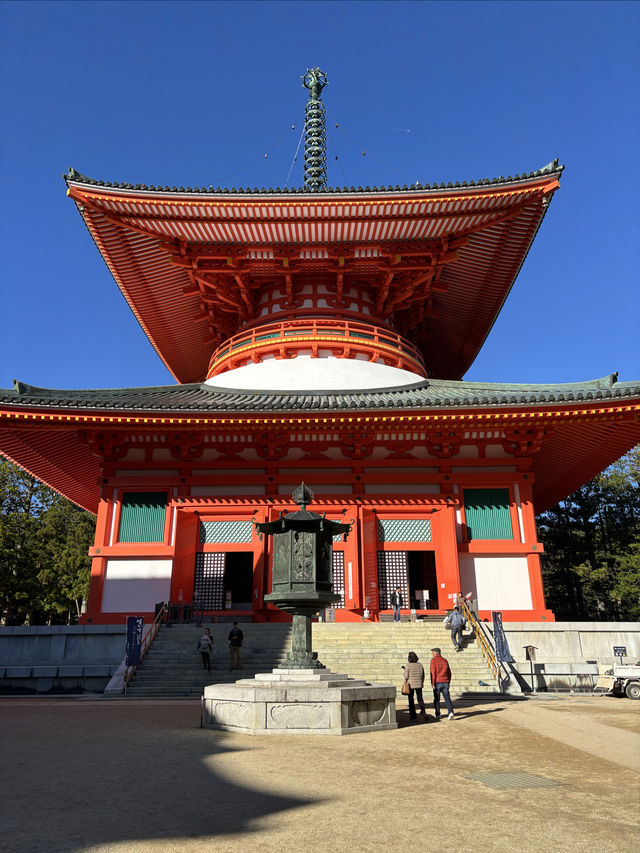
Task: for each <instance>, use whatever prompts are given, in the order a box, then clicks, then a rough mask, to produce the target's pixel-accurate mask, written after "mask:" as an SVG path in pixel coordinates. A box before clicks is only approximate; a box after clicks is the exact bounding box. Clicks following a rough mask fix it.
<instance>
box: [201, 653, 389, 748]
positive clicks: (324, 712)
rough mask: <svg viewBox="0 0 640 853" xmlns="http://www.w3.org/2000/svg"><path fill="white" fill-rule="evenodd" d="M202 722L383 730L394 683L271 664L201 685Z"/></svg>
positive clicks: (288, 729)
mask: <svg viewBox="0 0 640 853" xmlns="http://www.w3.org/2000/svg"><path fill="white" fill-rule="evenodd" d="M202 724H203V726H204V727H205V728H209V729H223V730H224V731H233V732H243V733H244V734H289V735H309V734H317V735H348V734H356V733H358V732H375V731H387V730H389V729H395V728H397V723H396V688H395V686H394V685H392V684H369V683H367V682H366V681H360V680H358V679H355V678H349V677H348V676H347V675H336V674H335V673H333V672H331V671H330V670H327V669H322V670H318V669H274V670H273V672H271V673H264V674H262V673H261V674H259V675H256V677H255V678H246V679H240V680H239V681H236V683H235V684H210V685H209V686H207V687H205V689H204V710H203V723H202Z"/></svg>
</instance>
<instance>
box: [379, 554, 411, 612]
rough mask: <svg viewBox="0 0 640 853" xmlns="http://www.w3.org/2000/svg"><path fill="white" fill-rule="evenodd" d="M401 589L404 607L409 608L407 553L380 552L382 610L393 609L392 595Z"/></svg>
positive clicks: (380, 599) (380, 603) (380, 602)
mask: <svg viewBox="0 0 640 853" xmlns="http://www.w3.org/2000/svg"><path fill="white" fill-rule="evenodd" d="M397 587H400V592H401V594H402V600H403V601H404V606H405V607H408V606H409V579H408V572H407V552H406V551H378V600H379V606H380V609H381V610H389V609H390V608H391V593H392V592H394V591H395V590H396V589H397Z"/></svg>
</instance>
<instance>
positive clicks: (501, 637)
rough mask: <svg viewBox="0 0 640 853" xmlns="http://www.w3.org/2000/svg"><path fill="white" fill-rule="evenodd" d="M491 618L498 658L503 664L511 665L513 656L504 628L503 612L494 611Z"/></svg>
mask: <svg viewBox="0 0 640 853" xmlns="http://www.w3.org/2000/svg"><path fill="white" fill-rule="evenodd" d="M491 618H492V619H493V639H494V640H495V644H496V658H497V659H498V660H499V661H501V662H504V663H511V662H512V661H513V656H512V655H511V652H510V650H509V643H508V642H507V638H506V636H505V633H504V628H503V627H502V612H501V611H499V610H492V611H491Z"/></svg>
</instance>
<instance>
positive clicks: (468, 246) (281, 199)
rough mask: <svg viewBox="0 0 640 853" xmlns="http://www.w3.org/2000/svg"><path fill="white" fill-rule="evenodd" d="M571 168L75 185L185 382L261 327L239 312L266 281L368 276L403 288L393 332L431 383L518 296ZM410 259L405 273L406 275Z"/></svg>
mask: <svg viewBox="0 0 640 853" xmlns="http://www.w3.org/2000/svg"><path fill="white" fill-rule="evenodd" d="M562 169H563V167H562V166H560V165H559V164H558V161H557V160H554V161H553V162H552V163H549V164H548V165H547V166H545V167H544V168H543V169H540V170H538V171H536V172H529V173H528V174H526V175H516V176H509V177H507V178H503V177H501V178H494V179H493V180H489V179H484V180H482V181H476V182H466V181H465V182H462V183H460V182H457V183H455V184H453V183H449V184H447V185H446V186H445V185H444V184H439V185H438V186H436V185H426V186H422V185H416V186H415V187H413V186H412V187H408V186H404V187H384V188H378V187H373V188H369V187H365V188H364V189H362V188H361V187H359V188H358V189H354V188H352V189H347V188H340V189H328V190H326V191H322V192H313V193H309V192H303V191H300V190H295V191H291V190H278V189H276V190H260V191H255V190H254V191H252V190H246V191H245V190H235V189H232V190H220V189H218V190H214V189H213V188H212V187H210V188H209V189H206V188H201V189H198V188H196V189H195V190H194V189H192V188H190V187H189V188H187V189H186V190H185V189H184V188H179V189H176V188H171V189H170V188H168V187H162V188H159V187H150V188H149V187H146V186H144V185H142V184H137V185H135V186H134V185H132V184H113V183H109V182H104V181H95V180H92V179H90V178H87V177H86V176H84V175H81V174H79V173H78V172H76V171H75V170H73V169H70V170H69V173H68V174H67V175H65V179H66V181H67V185H68V188H69V189H68V194H69V195H70V196H71V197H72V198H73V199H74V200H75V202H76V204H77V206H78V209H79V211H80V213H81V215H82V217H83V219H84V221H85V223H86V225H87V227H88V229H89V231H90V233H91V234H92V236H93V238H94V240H95V242H96V245H97V246H98V248H99V250H100V252H101V253H102V255H103V257H104V259H105V261H106V263H107V265H108V266H109V269H110V270H111V272H112V274H113V276H114V278H115V279H116V281H117V283H118V285H119V287H120V289H121V290H122V293H123V294H124V296H125V298H126V299H127V301H128V303H129V305H130V307H131V309H132V311H133V312H134V314H135V315H136V317H137V319H138V321H139V322H140V324H141V326H142V328H143V329H144V331H145V333H146V334H147V336H148V337H149V340H150V341H151V343H152V344H153V346H154V347H155V349H156V351H157V352H158V354H159V355H160V357H161V359H162V360H163V361H164V363H165V364H166V366H167V368H168V369H169V370H170V372H171V373H172V374H173V375H174V376H175V377H176V379H177V380H178V381H180V382H187V383H188V382H194V381H200V380H202V379H204V378H205V376H206V372H207V367H208V361H209V358H210V356H211V354H212V351H213V350H214V349H215V347H216V346H217V345H218V344H219V343H221V342H222V340H223V339H225V338H227V337H228V336H229V335H230V334H233V333H234V332H236V331H237V330H238V329H239V328H240V327H241V326H242V325H243V324H244V323H247V322H248V323H251V320H252V317H251V316H250V315H249V316H248V317H247V314H246V311H244V312H242V311H241V312H240V313H238V314H237V316H236V315H234V313H233V307H232V303H233V302H234V300H236V301H237V302H238V303H239V304H240V306H241V308H243V307H244V305H245V303H246V302H247V291H249V292H250V291H251V287H252V285H253V284H254V283H255V281H256V280H259V279H261V278H264V277H265V276H266V277H268V278H271V279H274V278H275V279H278V277H281V278H283V279H284V277H285V276H286V275H291V274H292V271H295V272H297V273H298V274H299V275H303V276H304V275H307V276H309V275H311V276H312V277H313V276H318V275H319V274H322V273H326V274H328V275H332V276H334V277H335V276H336V275H337V274H339V275H343V274H346V275H356V276H357V275H360V276H363V275H364V276H365V277H366V280H367V283H368V285H369V286H371V287H374V288H376V287H379V288H380V289H382V288H383V287H386V290H387V291H388V290H389V288H390V287H391V288H394V287H397V288H398V289H399V290H401V291H402V293H403V294H404V295H403V298H404V300H405V301H404V302H400V303H399V304H398V306H397V307H396V309H395V311H394V314H393V316H391V317H390V320H391V322H392V323H393V325H395V327H396V328H397V330H398V331H399V332H400V333H401V334H403V335H405V336H406V337H407V338H409V340H411V341H413V342H414V343H415V344H416V345H417V346H418V347H419V349H420V350H421V351H422V353H423V354H424V357H425V363H426V364H427V367H428V369H429V370H430V372H431V374H432V375H434V376H437V377H439V378H444V379H446V378H451V379H459V378H460V377H461V376H462V375H463V374H464V373H465V372H466V370H467V369H468V368H469V366H470V364H471V363H472V361H473V359H474V358H475V356H476V355H477V353H478V351H479V349H480V347H481V346H482V343H483V342H484V340H485V338H486V335H487V334H488V332H489V330H490V328H491V326H492V325H493V322H494V321H495V318H496V316H497V314H498V313H499V311H500V308H501V307H502V304H503V302H504V300H505V298H506V296H507V294H508V293H509V290H510V289H511V286H512V285H513V282H514V280H515V278H516V276H517V274H518V271H519V269H520V266H521V265H522V262H523V260H524V258H525V257H526V254H527V252H528V250H529V247H530V245H531V242H532V240H533V238H534V236H535V234H536V232H537V230H538V228H539V226H540V223H541V221H542V219H543V217H544V214H545V212H546V208H547V206H548V203H549V200H550V198H551V197H552V195H553V193H554V192H555V190H556V189H557V188H558V186H559V177H560V174H561V172H562ZM211 246H213V247H214V248H213V250H212V251H211V252H210V253H209V255H208V256H209V257H211V256H215V258H216V263H217V264H218V266H220V265H223V268H222V269H218V270H217V271H215V270H214V272H215V274H216V275H221V274H223V273H224V274H226V275H223V285H221V286H222V289H223V290H224V293H225V294H226V298H225V304H224V306H223V308H224V311H220V310H219V307H220V306H219V304H216V299H217V297H215V296H214V297H212V296H211V294H210V293H208V292H207V291H206V288H205V287H203V286H202V285H201V284H199V283H198V280H196V279H197V277H194V269H197V265H198V262H199V261H198V259H199V258H201V256H202V251H203V247H211ZM403 251H404V252H405V255H406V258H407V261H404V260H403V261H402V263H400V261H401V259H402V258H403V254H402V253H403ZM421 252H422V255H423V256H424V255H425V254H427V255H429V257H430V258H431V260H430V261H428V263H433V264H434V265H435V266H437V267H438V270H437V275H436V276H435V281H433V282H432V283H431V284H430V285H429V287H431V290H429V291H428V301H429V306H428V307H429V311H428V315H427V319H426V320H425V322H424V323H422V324H421V325H420V326H417V327H416V326H412V323H413V318H414V315H415V311H413V303H412V301H411V300H412V298H414V299H415V300H418V301H421V302H422V303H424V302H425V301H427V299H426V298H425V296H424V289H425V287H426V286H427V285H425V280H426V279H427V278H428V276H426V275H425V261H424V258H423V260H422V265H421V266H420V267H419V268H418V267H416V271H415V272H412V265H413V264H414V261H415V255H416V253H417V254H418V255H419V254H420V253H421ZM412 258H413V259H414V260H411V259H412ZM334 268H335V269H334ZM338 268H340V270H339V271H338V272H336V270H338ZM243 276H245V277H246V279H245V280H244V281H243V280H242V277H243ZM221 281H222V279H221ZM420 288H422V289H420ZM236 290H237V291H238V293H237V294H236V293H235V291H236ZM241 291H244V292H242V293H241ZM239 294H241V295H239ZM243 299H244V302H243ZM403 326H406V327H407V328H406V330H405V329H404V328H403Z"/></svg>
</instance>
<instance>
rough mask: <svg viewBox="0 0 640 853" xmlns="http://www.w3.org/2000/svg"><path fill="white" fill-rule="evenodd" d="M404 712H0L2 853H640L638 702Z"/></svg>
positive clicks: (60, 706)
mask: <svg viewBox="0 0 640 853" xmlns="http://www.w3.org/2000/svg"><path fill="white" fill-rule="evenodd" d="M401 702H402V700H401V699H400V697H399V710H398V722H399V728H398V729H397V730H396V731H391V732H380V733H376V734H361V735H351V736H346V737H331V736H317V737H314V736H297V737H296V736H281V735H276V736H267V737H251V736H246V735H236V734H231V733H228V732H215V731H211V730H207V729H201V728H200V705H199V702H197V701H193V700H143V699H138V700H136V699H104V698H102V697H76V698H69V697H65V698H48V697H33V698H31V697H27V698H25V697H16V698H2V699H0V726H1V728H0V732H1V736H2V759H3V760H2V765H3V767H2V769H3V773H2V790H1V791H0V794H1V800H0V814H1V817H2V834H1V836H0V849H2V850H7V851H11V853H13V851H20V853H23V851H47V853H75V851H91V853H134V851H135V853H138V852H139V851H144V852H145V853H146V851H154V853H155V851H162V853H168V851H181V853H182V851H186V853H191V851H194V853H196V851H205V850H206V851H214V853H216V851H230V853H234V851H243V853H246V851H248V850H249V849H250V848H254V849H256V850H259V851H278V853H286V851H294V850H295V851H326V850H334V851H342V850H349V851H378V850H382V849H383V848H388V847H395V848H408V849H416V848H425V849H426V850H429V851H431V850H454V851H457V850H462V849H470V850H473V851H479V853H485V851H496V853H503V851H505V853H506V851H518V853H529V851H531V853H533V851H535V853H547V852H548V851H551V852H552V853H556V851H571V853H573V851H575V852H576V853H591V851H593V853H601V851H603V850H607V851H614V853H615V851H621V853H622V851H624V853H627V851H629V850H632V849H637V846H638V839H639V837H640V835H639V827H640V819H639V817H638V794H639V793H640V785H639V783H640V702H633V701H631V700H628V699H614V698H612V697H603V696H597V697H578V696H566V697H554V696H548V697H546V696H539V697H533V698H531V699H524V698H522V699H507V698H505V699H496V698H491V699H486V698H485V699H482V700H480V699H478V700H477V701H473V700H461V701H459V702H457V703H456V718H455V719H454V720H451V721H448V720H446V719H443V720H442V721H440V722H438V723H436V722H435V721H433V717H430V722H429V723H427V724H425V723H423V722H417V723H415V724H409V723H408V720H407V711H406V705H403V704H400V703H401ZM480 773H483V774H484V773H509V774H520V775H519V776H517V777H509V778H507V780H506V781H507V782H510V781H513V778H515V779H516V780H518V779H519V780H522V779H523V776H522V774H525V776H524V782H525V784H533V783H535V782H536V781H537V782H539V783H540V784H543V785H545V786H544V787H520V788H515V787H506V788H492V787H488V786H487V784H485V782H484V781H482V780H480V781H478V780H475V779H470V778H468V777H469V776H470V775H471V774H480ZM485 781H490V780H485Z"/></svg>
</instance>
